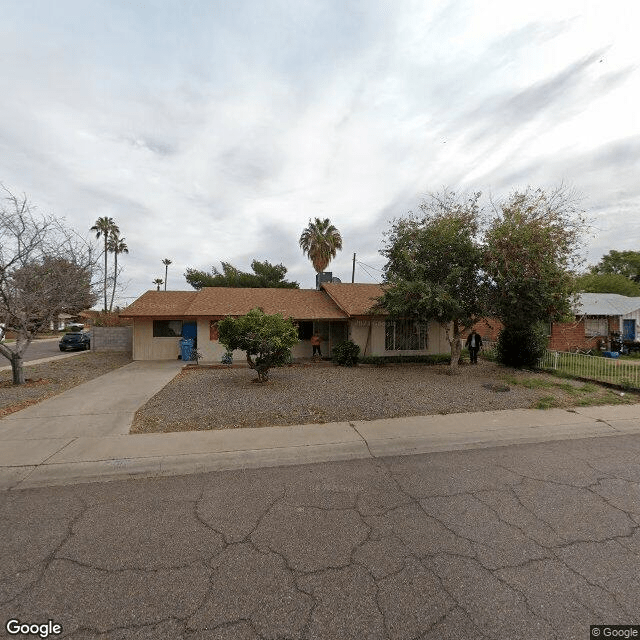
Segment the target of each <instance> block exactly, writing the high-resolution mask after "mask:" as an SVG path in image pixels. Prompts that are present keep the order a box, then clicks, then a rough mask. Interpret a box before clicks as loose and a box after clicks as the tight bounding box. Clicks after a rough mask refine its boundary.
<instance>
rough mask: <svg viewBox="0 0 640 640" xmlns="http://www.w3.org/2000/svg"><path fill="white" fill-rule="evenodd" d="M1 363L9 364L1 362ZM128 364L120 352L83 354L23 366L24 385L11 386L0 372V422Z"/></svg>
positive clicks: (7, 374)
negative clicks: (3, 417)
mask: <svg viewBox="0 0 640 640" xmlns="http://www.w3.org/2000/svg"><path fill="white" fill-rule="evenodd" d="M2 361H4V362H6V363H7V364H9V361H8V360H6V359H5V358H3V359H2ZM129 362H131V355H130V354H128V353H120V352H99V353H95V352H91V351H88V352H84V353H80V354H78V355H77V356H73V357H72V358H63V359H61V360H52V361H50V362H43V363H42V364H36V365H29V364H27V365H25V368H24V374H25V378H26V379H27V383H26V384H22V385H19V386H14V385H13V384H12V382H11V370H7V371H0V418H1V417H2V416H5V415H7V414H9V413H13V412H14V411H19V410H20V409H24V408H25V407H28V406H29V405H31V404H35V403H36V402H40V401H41V400H44V399H45V398H50V397H51V396H55V395H57V394H59V393H62V392H63V391H66V390H67V389H70V388H71V387H75V386H76V385H79V384H82V383H83V382H87V381H88V380H92V379H93V378H97V377H98V376H101V375H102V374H103V373H107V372H108V371H111V370H112V369H117V368H118V367H121V366H123V365H125V364H128V363H129Z"/></svg>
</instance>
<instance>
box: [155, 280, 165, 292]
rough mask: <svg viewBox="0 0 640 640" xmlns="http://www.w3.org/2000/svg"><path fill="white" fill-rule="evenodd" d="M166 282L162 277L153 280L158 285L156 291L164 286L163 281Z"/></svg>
mask: <svg viewBox="0 0 640 640" xmlns="http://www.w3.org/2000/svg"><path fill="white" fill-rule="evenodd" d="M163 282H164V280H163V279H162V278H155V279H154V281H153V284H155V285H156V291H160V287H161V286H162V283H163Z"/></svg>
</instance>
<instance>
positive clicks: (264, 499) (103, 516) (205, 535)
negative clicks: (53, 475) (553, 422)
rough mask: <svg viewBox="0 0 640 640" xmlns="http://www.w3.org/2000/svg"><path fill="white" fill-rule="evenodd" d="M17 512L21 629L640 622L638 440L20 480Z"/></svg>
mask: <svg viewBox="0 0 640 640" xmlns="http://www.w3.org/2000/svg"><path fill="white" fill-rule="evenodd" d="M0 513H2V519H1V520H0V549H1V562H0V602H1V603H2V604H0V619H1V620H2V625H3V630H2V632H0V633H4V635H5V636H7V637H8V633H7V632H6V631H5V624H6V622H7V621H8V620H10V619H18V620H19V621H20V623H26V624H42V623H46V622H47V621H48V620H52V624H59V625H61V626H62V633H61V634H60V635H56V636H54V635H50V636H49V637H64V638H73V639H75V640H80V639H82V640H98V639H100V640H107V639H108V640H125V639H127V640H130V639H137V640H142V639H146V640H151V639H156V638H163V639H172V638H183V639H186V638H190V639H193V640H205V639H206V640H213V639H215V640H252V639H257V638H265V639H266V638H300V639H304V638H309V639H311V638H314V639H316V638H327V639H328V638H331V639H336V640H338V639H339V640H348V639H354V640H355V639H357V640H361V639H365V638H366V639H371V640H373V639H378V638H379V639H384V638H389V639H406V640H408V639H414V638H419V639H421V640H428V639H433V640H436V639H437V640H447V639H454V638H455V639H456V640H458V639H461V638H464V639H467V638H478V639H481V638H485V639H488V638H495V639H497V640H516V639H520V638H522V639H527V640H531V639H551V638H558V639H560V638H562V639H563V640H564V639H566V640H569V639H576V640H584V639H586V638H589V625H591V624H605V623H607V624H638V623H640V531H639V528H640V436H638V435H621V436H615V437H600V438H587V439H581V440H569V441H556V442H548V443H543V444H528V445H512V446H507V447H496V448H488V449H474V450H467V451H451V452H441V453H430V454H423V455H414V456H404V457H395V458H378V459H366V460H354V461H346V462H331V463H323V464H314V465H304V466H293V467H280V468H266V469H253V470H235V471H224V472H215V473H208V474H201V475H191V476H182V477H170V478H159V479H146V480H128V481H117V482H111V483H102V484H83V485H75V486H74V485H72V486H65V487H52V488H43V489H25V490H14V491H7V492H4V493H2V494H0ZM11 637H27V636H24V635H17V636H16V635H14V636H11ZM30 637H34V636H30Z"/></svg>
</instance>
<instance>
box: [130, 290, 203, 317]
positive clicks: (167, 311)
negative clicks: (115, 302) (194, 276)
mask: <svg viewBox="0 0 640 640" xmlns="http://www.w3.org/2000/svg"><path fill="white" fill-rule="evenodd" d="M198 293H199V292H198V291H147V292H146V293H143V294H142V295H141V296H140V297H139V298H138V299H137V300H136V301H135V302H133V303H132V304H130V305H129V306H128V307H127V308H126V309H124V310H123V311H121V312H120V317H121V318H135V317H154V318H170V317H177V316H186V315H189V313H188V312H187V310H188V308H189V305H190V304H191V303H192V302H193V300H194V298H195V297H196V296H197V295H198Z"/></svg>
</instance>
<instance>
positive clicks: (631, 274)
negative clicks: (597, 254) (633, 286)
mask: <svg viewBox="0 0 640 640" xmlns="http://www.w3.org/2000/svg"><path fill="white" fill-rule="evenodd" d="M591 272H592V273H598V274H605V273H613V274H618V275H621V276H624V277H625V278H629V280H633V282H636V283H639V284H640V251H615V250H611V251H609V253H607V254H606V255H604V256H602V259H601V260H600V262H598V264H597V265H595V266H594V267H592V268H591Z"/></svg>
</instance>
